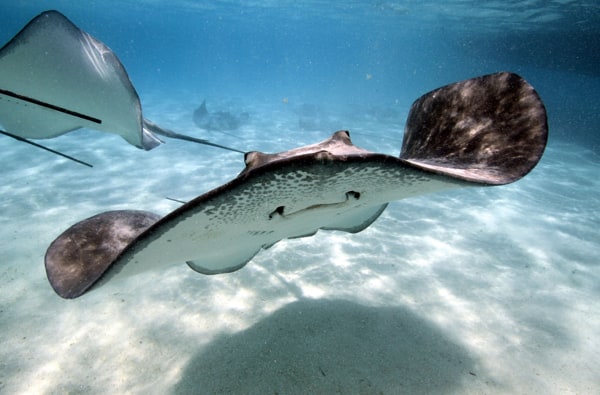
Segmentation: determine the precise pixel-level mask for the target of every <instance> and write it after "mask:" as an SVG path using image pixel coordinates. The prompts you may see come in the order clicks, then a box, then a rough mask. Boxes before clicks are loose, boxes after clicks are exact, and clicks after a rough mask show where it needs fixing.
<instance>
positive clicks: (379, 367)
mask: <svg viewBox="0 0 600 395" xmlns="http://www.w3.org/2000/svg"><path fill="white" fill-rule="evenodd" d="M475 366H476V363H475V361H474V360H473V358H472V357H471V356H469V354H468V353H467V351H466V350H465V349H463V348H462V347H461V346H458V345H456V344H455V343H453V342H452V341H451V340H450V339H448V338H447V337H446V336H445V335H444V334H443V333H442V332H441V331H440V330H439V329H437V328H435V327H434V326H432V325H431V324H429V323H427V322H425V321H424V320H422V319H421V318H418V317H417V316H416V315H415V314H413V313H412V312H410V311H409V310H407V309H403V308H377V307H366V306H362V305H359V304H355V303H351V302H347V301H337V300H301V301H298V302H294V303H291V304H289V305H287V306H285V307H283V308H281V309H280V310H278V311H276V312H275V313H273V314H272V315H271V316H269V317H267V318H265V319H264V320H262V321H260V322H258V323H257V324H255V325H254V326H252V327H250V328H248V329H246V330H244V331H241V332H239V333H236V334H233V335H223V336H221V337H219V338H217V339H216V340H215V341H213V342H212V343H211V344H210V345H209V346H208V347H206V348H205V349H203V350H201V351H200V352H199V353H198V354H197V355H196V356H195V357H193V358H192V359H191V361H190V362H189V364H188V366H187V368H186V369H185V371H184V373H183V376H182V379H181V381H180V382H179V383H178V384H177V386H176V388H175V389H174V393H176V394H193V393H245V394H250V393H257V394H291V393H344V394H352V393H365V394H379V393H410V394H417V393H452V392H460V388H463V386H465V385H469V382H471V384H475V383H474V382H477V381H479V380H480V377H477V376H475V374H476V367H475Z"/></svg>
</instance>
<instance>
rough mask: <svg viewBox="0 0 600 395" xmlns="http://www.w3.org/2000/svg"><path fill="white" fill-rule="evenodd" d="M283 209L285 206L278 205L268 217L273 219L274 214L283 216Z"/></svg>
mask: <svg viewBox="0 0 600 395" xmlns="http://www.w3.org/2000/svg"><path fill="white" fill-rule="evenodd" d="M283 210H285V206H279V207H277V208H276V209H275V210H273V212H272V213H271V214H269V219H273V217H274V216H276V215H281V216H282V217H283Z"/></svg>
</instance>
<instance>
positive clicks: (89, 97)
mask: <svg viewBox="0 0 600 395" xmlns="http://www.w3.org/2000/svg"><path fill="white" fill-rule="evenodd" d="M0 123H1V124H2V125H3V126H4V128H5V129H6V130H7V131H8V132H10V133H12V134H15V135H17V136H20V137H23V138H33V139H44V138H51V137H56V136H59V135H61V134H64V133H67V132H70V131H72V130H75V129H79V128H82V127H87V128H91V129H96V130H101V131H105V132H111V133H116V134H119V135H121V136H122V137H123V138H124V139H125V140H127V142H129V143H130V144H133V145H135V146H137V147H139V148H144V149H151V148H153V147H155V146H157V145H158V144H160V140H158V138H156V137H155V136H154V135H153V134H152V133H151V132H150V131H148V130H147V129H145V127H144V125H143V118H142V110H141V105H140V100H139V97H138V94H137V92H136V91H135V89H134V87H133V85H132V84H131V81H130V80H129V76H128V75H127V72H126V71H125V68H124V67H123V65H122V64H121V62H120V61H119V59H118V58H117V56H116V55H115V54H114V53H113V52H112V51H111V50H110V48H108V47H107V46H106V45H104V44H103V43H102V42H100V41H98V40H97V39H95V38H94V37H92V36H90V35H89V34H87V33H86V32H84V31H82V30H80V29H79V28H78V27H77V26H75V25H74V24H73V23H72V22H71V21H70V20H69V19H67V18H66V17H65V16H64V15H62V14H61V13H59V12H57V11H46V12H44V13H42V14H40V15H38V16H37V17H35V18H34V19H32V20H31V21H30V22H29V23H28V24H27V25H26V26H25V27H24V28H23V29H22V30H21V31H20V32H19V33H18V34H17V35H16V36H15V37H14V38H13V39H12V40H10V41H9V42H8V43H7V44H6V45H5V46H4V47H2V48H1V49H0Z"/></svg>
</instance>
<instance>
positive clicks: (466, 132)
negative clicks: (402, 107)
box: [400, 72, 548, 184]
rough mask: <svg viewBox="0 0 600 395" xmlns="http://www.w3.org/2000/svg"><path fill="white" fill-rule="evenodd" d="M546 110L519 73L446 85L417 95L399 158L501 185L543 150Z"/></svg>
mask: <svg viewBox="0 0 600 395" xmlns="http://www.w3.org/2000/svg"><path fill="white" fill-rule="evenodd" d="M547 136H548V122H547V119H546V110H545V108H544V104H543V103H542V101H541V99H540V97H539V96H538V94H537V92H536V91H535V90H534V89H533V87H532V86H531V85H530V84H529V83H527V81H525V80H524V79H523V78H521V77H519V76H518V75H516V74H514V73H508V72H502V73H496V74H490V75H486V76H482V77H477V78H473V79H470V80H466V81H462V82H457V83H454V84H450V85H447V86H444V87H441V88H438V89H436V90H434V91H431V92H429V93H427V94H425V95H423V96H421V97H420V98H419V99H417V100H416V101H415V102H414V103H413V105H412V108H411V110H410V113H409V115H408V119H407V121H406V129H405V132H404V140H403V143H402V151H401V153H400V157H401V158H402V159H405V160H408V161H410V162H411V163H413V164H416V165H418V166H421V167H424V168H427V169H429V170H433V171H438V172H440V171H441V172H445V171H446V170H447V169H448V168H453V169H455V171H454V172H453V175H455V176H459V177H460V176H461V169H467V170H469V171H470V172H469V173H466V174H465V173H463V174H462V177H463V178H464V179H467V180H469V179H471V177H470V175H469V174H471V173H476V174H477V177H478V178H479V177H486V178H487V181H488V183H490V184H506V183H509V182H513V181H515V180H518V179H519V178H521V177H523V176H524V175H525V174H527V173H528V172H529V171H530V170H531V169H532V168H533V167H534V166H535V164H536V163H537V162H538V160H539V158H540V157H541V156H542V153H543V152H544V148H545V147H546V141H547Z"/></svg>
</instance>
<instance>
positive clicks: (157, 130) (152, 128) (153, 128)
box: [143, 119, 246, 154]
mask: <svg viewBox="0 0 600 395" xmlns="http://www.w3.org/2000/svg"><path fill="white" fill-rule="evenodd" d="M143 129H144V131H148V132H150V134H158V135H161V136H165V137H170V138H172V139H178V140H184V141H191V142H194V143H198V144H204V145H210V146H211V147H217V148H221V149H224V150H227V151H233V152H239V153H240V154H245V153H246V152H245V151H240V150H238V149H235V148H231V147H227V146H225V145H221V144H216V143H212V142H210V141H208V140H204V139H199V138H196V137H192V136H188V135H185V134H181V133H176V132H173V131H172V130H169V129H164V128H162V127H160V126H158V125H157V124H155V123H153V122H150V121H149V120H147V119H144V126H143Z"/></svg>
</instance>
